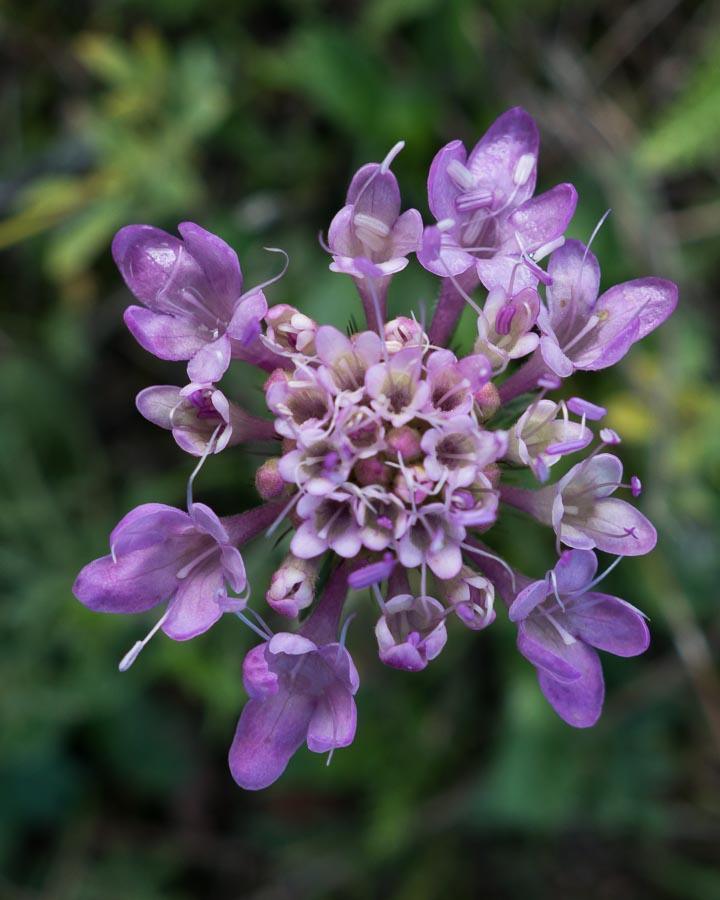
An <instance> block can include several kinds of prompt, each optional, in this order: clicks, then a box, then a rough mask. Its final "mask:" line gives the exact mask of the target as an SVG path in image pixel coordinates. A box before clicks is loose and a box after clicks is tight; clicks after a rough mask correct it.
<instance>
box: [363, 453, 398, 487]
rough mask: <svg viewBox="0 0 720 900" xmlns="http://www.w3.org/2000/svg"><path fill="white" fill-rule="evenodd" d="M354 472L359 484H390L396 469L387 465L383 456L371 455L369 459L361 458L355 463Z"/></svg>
mask: <svg viewBox="0 0 720 900" xmlns="http://www.w3.org/2000/svg"><path fill="white" fill-rule="evenodd" d="M353 474H354V476H355V478H356V480H357V482H358V484H362V485H368V484H390V482H391V480H392V478H393V475H394V470H393V469H391V468H390V466H386V465H385V463H384V462H383V460H382V458H379V457H377V456H371V457H369V458H368V459H359V460H358V461H357V462H356V463H355V467H354V468H353Z"/></svg>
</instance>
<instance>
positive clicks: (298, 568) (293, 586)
mask: <svg viewBox="0 0 720 900" xmlns="http://www.w3.org/2000/svg"><path fill="white" fill-rule="evenodd" d="M319 567H320V557H317V558H316V559H298V557H297V556H295V555H294V554H293V553H288V555H287V556H286V557H285V559H284V560H283V563H282V565H281V566H280V568H279V569H278V570H277V572H275V574H274V575H273V577H272V578H271V580H270V588H269V590H268V592H267V594H266V595H265V599H266V600H267V602H268V604H269V605H270V606H272V608H273V609H274V610H275V612H279V613H281V614H282V615H283V616H296V615H297V614H298V613H299V612H300V610H301V609H305V608H306V607H308V606H310V604H311V603H312V601H313V596H314V594H315V582H316V581H317V575H318V569H319Z"/></svg>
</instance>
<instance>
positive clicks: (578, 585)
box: [555, 550, 598, 595]
mask: <svg viewBox="0 0 720 900" xmlns="http://www.w3.org/2000/svg"><path fill="white" fill-rule="evenodd" d="M597 567H598V562H597V556H595V554H594V553H593V552H592V551H591V550H566V551H565V552H564V553H563V554H562V555H561V556H560V559H559V560H558V561H557V565H556V566H555V576H556V578H557V587H558V592H559V593H560V594H561V595H562V594H572V593H574V592H575V591H582V590H583V589H584V588H586V587H587V586H588V585H589V584H590V582H591V581H592V580H593V578H594V577H595V573H596V572H597Z"/></svg>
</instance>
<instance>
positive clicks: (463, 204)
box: [455, 190, 495, 212]
mask: <svg viewBox="0 0 720 900" xmlns="http://www.w3.org/2000/svg"><path fill="white" fill-rule="evenodd" d="M494 200H495V194H494V192H493V191H487V190H478V191H465V192H464V193H462V194H458V196H457V197H456V199H455V209H456V210H457V211H458V212H472V211H473V210H476V209H487V208H488V207H490V206H492V205H493V202H494Z"/></svg>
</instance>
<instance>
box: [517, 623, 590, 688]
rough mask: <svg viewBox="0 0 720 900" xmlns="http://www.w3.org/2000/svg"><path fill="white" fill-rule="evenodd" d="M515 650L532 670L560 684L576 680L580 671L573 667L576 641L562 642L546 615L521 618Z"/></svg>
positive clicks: (577, 643) (578, 643) (577, 645)
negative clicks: (542, 673) (560, 682)
mask: <svg viewBox="0 0 720 900" xmlns="http://www.w3.org/2000/svg"><path fill="white" fill-rule="evenodd" d="M517 646H518V650H519V651H520V653H522V655H523V656H524V657H525V659H527V660H528V661H529V662H531V663H532V664H533V665H534V666H535V668H537V669H538V670H542V671H543V672H547V673H548V674H550V675H551V676H552V677H553V678H555V679H559V680H560V681H563V682H567V681H576V680H577V679H578V678H580V677H581V674H582V673H581V671H580V670H579V669H578V667H577V666H576V664H575V662H576V656H577V648H578V647H579V646H581V644H580V642H579V641H573V642H572V643H565V642H564V641H563V640H562V638H561V637H560V635H559V634H558V632H557V630H556V629H555V627H554V626H553V625H552V623H551V622H549V621H548V619H546V618H545V616H542V615H540V616H536V617H533V618H530V619H524V620H523V621H522V622H520V624H519V626H518V637H517Z"/></svg>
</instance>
